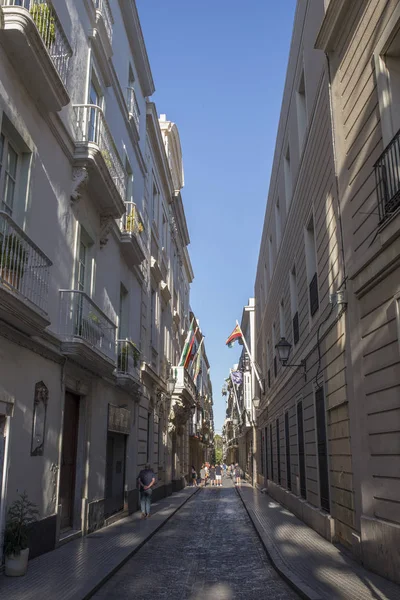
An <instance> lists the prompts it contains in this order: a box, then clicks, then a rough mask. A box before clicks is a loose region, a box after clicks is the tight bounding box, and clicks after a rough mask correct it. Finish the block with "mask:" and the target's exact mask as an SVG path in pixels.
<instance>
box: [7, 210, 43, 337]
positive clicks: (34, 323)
mask: <svg viewBox="0 0 400 600" xmlns="http://www.w3.org/2000/svg"><path fill="white" fill-rule="evenodd" d="M51 264H52V263H51V261H50V260H49V259H48V258H47V256H46V255H45V254H44V253H43V252H42V251H41V250H40V248H38V247H37V246H36V244H34V243H33V242H32V240H31V239H30V238H29V237H28V236H27V235H26V233H25V232H24V231H22V229H21V228H20V227H18V225H17V224H16V223H14V221H13V220H12V218H11V217H10V216H9V215H8V214H7V213H5V212H0V318H1V319H3V320H4V321H6V322H7V323H10V324H11V325H13V326H14V327H16V328H18V329H20V330H21V331H23V332H24V333H27V334H29V335H37V334H39V333H41V332H42V331H43V330H44V329H45V328H46V327H47V326H48V325H49V324H50V321H49V319H48V317H47V299H48V293H49V275H50V267H51Z"/></svg>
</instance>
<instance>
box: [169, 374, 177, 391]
mask: <svg viewBox="0 0 400 600" xmlns="http://www.w3.org/2000/svg"><path fill="white" fill-rule="evenodd" d="M175 385H176V379H174V377H173V376H172V375H170V376H169V377H168V379H167V392H168V395H169V396H172V394H173V393H174V389H175Z"/></svg>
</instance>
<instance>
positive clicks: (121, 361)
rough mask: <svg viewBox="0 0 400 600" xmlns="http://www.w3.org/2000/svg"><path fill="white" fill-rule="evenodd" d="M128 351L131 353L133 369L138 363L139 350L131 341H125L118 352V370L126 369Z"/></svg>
mask: <svg viewBox="0 0 400 600" xmlns="http://www.w3.org/2000/svg"><path fill="white" fill-rule="evenodd" d="M129 353H131V354H132V358H133V366H134V367H135V369H136V368H137V367H138V365H139V360H140V350H139V349H138V347H137V346H136V344H134V343H133V342H128V341H127V342H126V343H125V344H124V345H123V346H122V348H121V350H120V351H119V353H118V371H124V372H126V371H128V361H129Z"/></svg>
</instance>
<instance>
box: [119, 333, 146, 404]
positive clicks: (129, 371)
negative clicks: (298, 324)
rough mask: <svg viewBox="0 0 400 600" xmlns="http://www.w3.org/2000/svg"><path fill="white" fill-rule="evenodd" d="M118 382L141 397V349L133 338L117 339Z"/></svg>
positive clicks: (137, 396)
mask: <svg viewBox="0 0 400 600" xmlns="http://www.w3.org/2000/svg"><path fill="white" fill-rule="evenodd" d="M115 374H116V377H117V384H118V385H119V386H120V387H122V388H123V389H125V390H126V391H128V392H130V393H133V394H134V395H135V397H136V398H137V399H138V400H139V398H140V394H139V391H140V388H141V384H140V350H139V349H138V348H137V346H136V345H135V344H134V343H133V342H132V340H128V339H125V340H117V368H116V370H115Z"/></svg>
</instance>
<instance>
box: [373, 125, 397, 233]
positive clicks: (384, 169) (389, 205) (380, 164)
mask: <svg viewBox="0 0 400 600" xmlns="http://www.w3.org/2000/svg"><path fill="white" fill-rule="evenodd" d="M374 169H375V180H376V191H377V195H378V209H379V222H380V223H384V222H385V221H387V220H388V219H390V217H391V216H392V215H394V213H396V212H397V211H398V209H399V208H400V131H399V132H398V133H397V134H396V135H395V137H394V138H393V139H392V141H391V142H390V144H389V145H388V147H387V148H385V150H384V152H383V153H382V154H381V155H380V157H379V159H378V160H377V162H376V163H375V165H374Z"/></svg>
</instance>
